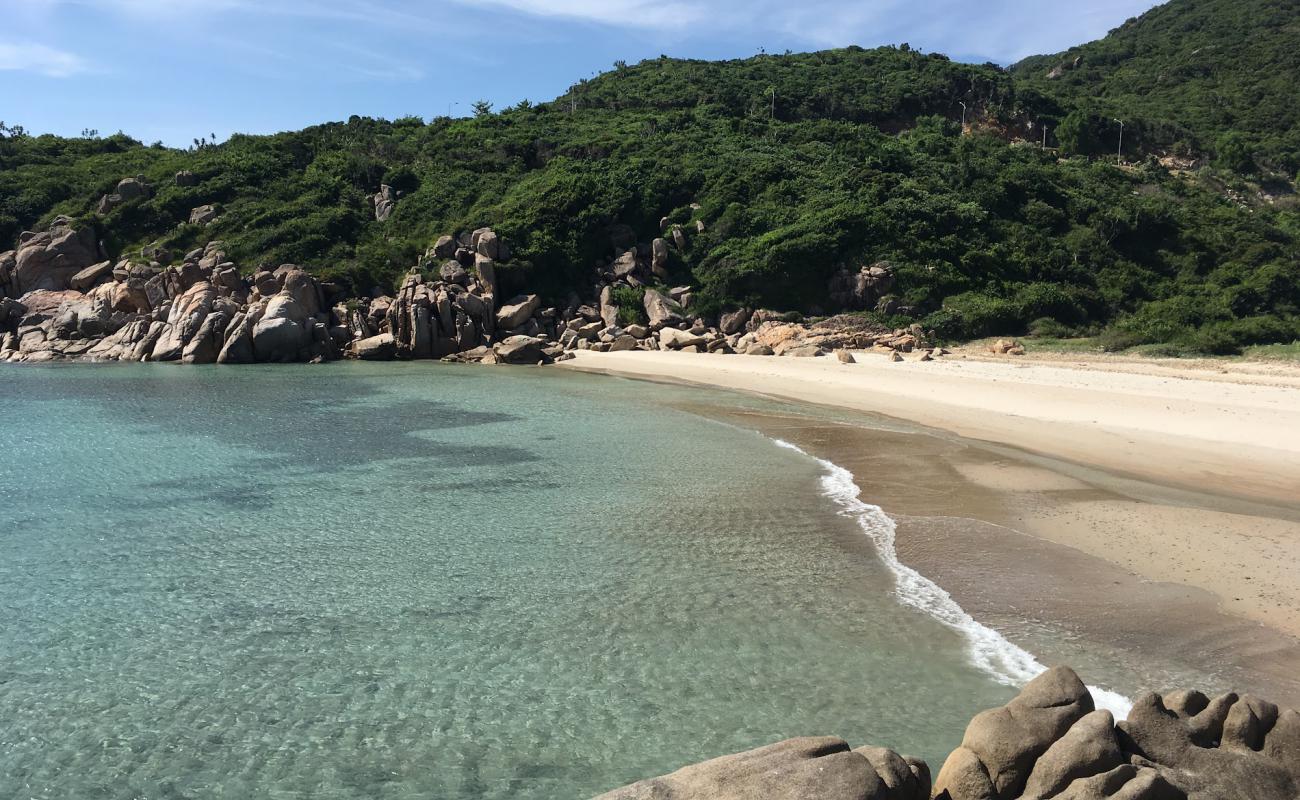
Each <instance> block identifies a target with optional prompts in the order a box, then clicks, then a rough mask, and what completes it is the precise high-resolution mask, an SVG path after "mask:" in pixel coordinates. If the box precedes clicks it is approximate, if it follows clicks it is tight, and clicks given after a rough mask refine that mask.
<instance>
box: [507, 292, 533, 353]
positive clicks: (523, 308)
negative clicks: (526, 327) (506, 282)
mask: <svg viewBox="0 0 1300 800" xmlns="http://www.w3.org/2000/svg"><path fill="white" fill-rule="evenodd" d="M541 305H542V300H541V298H539V297H538V296H537V295H535V294H527V295H522V294H521V295H519V296H517V297H513V298H511V299H510V302H508V303H504V304H502V306H501V308H500V309H499V310H498V311H497V317H496V323H497V329H498V330H502V331H509V330H514V329H515V328H518V327H520V326H522V325H523V324H524V323H525V322H527V321H528V320H529V319H531V318H532V316H533V313H534V312H535V311H537V309H538V308H540V307H541ZM497 355H498V356H500V355H501V354H500V353H497Z"/></svg>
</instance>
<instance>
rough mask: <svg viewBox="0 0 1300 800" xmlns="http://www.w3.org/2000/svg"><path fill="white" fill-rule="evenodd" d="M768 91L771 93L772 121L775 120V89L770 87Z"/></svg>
mask: <svg viewBox="0 0 1300 800" xmlns="http://www.w3.org/2000/svg"><path fill="white" fill-rule="evenodd" d="M768 91H769V92H771V93H772V120H773V121H775V120H776V87H775V86H771V87H769V88H768Z"/></svg>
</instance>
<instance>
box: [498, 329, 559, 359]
mask: <svg viewBox="0 0 1300 800" xmlns="http://www.w3.org/2000/svg"><path fill="white" fill-rule="evenodd" d="M545 345H546V342H544V341H542V340H541V339H539V338H537V337H535V336H510V337H508V338H506V339H505V340H504V341H501V342H499V343H497V345H496V346H495V347H493V348H492V352H493V353H495V354H496V358H497V361H499V362H501V363H503V364H537V363H540V362H549V361H550V360H551V358H550V357H549V356H548V355H547V354H546V352H545V351H544V349H543V348H544V347H545Z"/></svg>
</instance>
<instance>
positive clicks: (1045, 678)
mask: <svg viewBox="0 0 1300 800" xmlns="http://www.w3.org/2000/svg"><path fill="white" fill-rule="evenodd" d="M895 355H897V353H895ZM900 358H901V357H900ZM1092 711H1093V703H1092V695H1090V694H1088V690H1087V689H1086V688H1085V687H1084V685H1083V682H1082V681H1080V680H1079V677H1078V676H1077V675H1075V674H1074V672H1073V671H1072V670H1070V669H1069V668H1067V667H1056V668H1053V669H1050V670H1048V671H1046V672H1044V673H1043V674H1042V675H1039V676H1038V677H1037V678H1034V679H1033V680H1032V681H1030V682H1029V683H1028V684H1027V685H1026V686H1025V688H1024V689H1022V690H1021V692H1020V694H1019V695H1018V696H1017V697H1016V698H1015V699H1014V700H1012V701H1011V702H1010V703H1008V704H1007V705H1006V706H1003V707H1002V708H995V709H990V710H988V711H983V712H981V713H979V714H977V715H976V716H975V718H974V719H973V720H971V722H970V725H968V726H967V727H966V735H965V736H964V737H963V738H962V743H961V747H960V748H958V750H957V751H956V752H954V754H953V755H950V756H949V761H951V762H953V765H954V766H953V769H952V770H950V769H949V764H948V763H947V762H945V763H944V766H943V769H941V770H940V771H939V776H938V778H936V780H935V792H936V794H939V793H942V792H944V791H948V792H949V794H950V795H951V796H952V800H966V798H974V797H978V796H979V795H971V794H959V793H958V792H957V791H956V789H957V788H958V786H959V785H960V786H966V785H968V784H972V783H973V784H978V783H979V781H980V778H979V775H980V774H983V775H984V776H985V777H986V778H987V779H988V781H989V782H990V783H991V784H992V787H993V792H994V794H993V797H995V798H998V800H1010V798H1015V797H1019V796H1020V794H1021V793H1022V792H1023V790H1024V787H1025V783H1026V781H1027V780H1028V778H1029V775H1030V771H1031V769H1032V768H1033V766H1034V762H1035V761H1036V760H1037V759H1038V758H1039V757H1040V756H1042V755H1043V754H1044V753H1045V752H1047V749H1048V748H1049V747H1051V746H1052V744H1053V743H1054V742H1055V741H1056V740H1057V739H1059V738H1061V736H1062V735H1063V734H1064V733H1065V732H1066V731H1067V730H1069V729H1070V727H1071V726H1072V725H1073V724H1074V723H1076V722H1078V721H1079V720H1080V719H1082V718H1083V717H1084V716H1085V715H1087V714H1089V713H1091V712H1092ZM972 755H973V756H974V761H972V760H971V756H972ZM954 757H955V758H956V759H957V760H956V761H953V759H954ZM976 762H978V765H979V767H978V768H977V767H976V766H974V765H975V764H976Z"/></svg>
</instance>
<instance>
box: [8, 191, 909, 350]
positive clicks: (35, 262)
mask: <svg viewBox="0 0 1300 800" xmlns="http://www.w3.org/2000/svg"><path fill="white" fill-rule="evenodd" d="M176 180H177V181H178V182H185V181H188V180H190V176H187V175H185V174H178V175H177V176H176ZM149 191H151V189H150V188H149V187H148V186H147V185H146V184H144V182H143V181H142V180H140V179H137V178H127V179H124V180H123V181H122V182H120V183H119V184H118V187H117V191H116V192H115V193H114V194H111V195H106V198H105V202H106V203H109V204H112V203H116V202H118V201H119V200H121V201H122V202H125V201H126V200H129V199H134V198H137V197H142V196H145V195H147V193H148V192H149ZM381 194H382V193H381ZM390 194H391V193H390ZM377 197H379V196H377ZM114 198H118V199H114ZM123 198H125V199H123ZM390 199H391V200H392V201H394V202H395V201H396V195H395V194H393V195H392V196H391V198H390ZM217 213H218V212H217V209H216V207H214V206H204V207H200V208H198V209H195V212H194V215H193V216H192V219H191V221H192V222H193V223H195V224H207V223H209V222H211V221H212V220H213V219H214V218H215V216H216V214H217ZM662 228H663V233H664V236H662V237H660V238H656V239H654V240H653V241H651V242H649V243H640V244H638V243H637V242H636V236H635V234H634V233H633V232H632V230H631V228H629V227H627V226H623V225H618V226H614V227H613V228H611V232H610V241H611V244H612V249H611V252H612V253H613V257H612V258H610V259H608V260H606V261H602V262H600V263H597V264H596V265H595V270H594V272H595V281H594V283H593V284H592V285H591V286H592V289H591V294H590V295H589V297H588V299H586V300H585V301H584V300H582V299H581V298H580V297H579V296H578V294H577V293H571V294H570V296H569V298H568V301H567V302H566V303H565V304H564V305H563V306H556V305H547V304H545V303H544V302H543V300H542V298H541V297H540V296H539V295H537V294H529V293H525V294H518V295H513V296H508V295H504V294H503V291H502V286H501V281H499V280H498V266H499V265H502V264H508V262H509V261H510V259H511V252H510V248H509V247H508V246H507V244H506V242H504V241H503V240H502V239H501V238H500V237H499V236H498V235H497V234H496V232H494V231H493V230H492V229H491V228H479V229H478V230H474V231H466V232H462V233H460V234H458V235H446V236H442V237H441V238H439V239H438V240H437V242H436V243H435V244H434V245H433V246H432V247H431V248H429V250H428V251H427V252H426V253H425V254H424V256H423V258H421V260H420V264H419V265H417V267H416V268H414V269H412V270H411V272H410V273H409V274H408V275H407V276H406V277H405V279H404V280H403V281H402V282H401V284H400V286H399V288H398V289H397V291H396V292H395V293H394V294H393V295H391V296H390V295H388V294H385V293H383V292H382V291H379V290H375V291H372V293H371V296H370V297H368V298H357V297H352V298H349V297H348V296H347V294H348V293H347V292H346V290H344V289H343V288H342V287H341V286H339V285H337V284H333V283H328V282H325V283H322V282H320V281H318V280H317V279H316V278H314V277H313V276H312V275H311V274H309V273H308V272H307V271H306V270H304V269H302V268H300V267H298V266H296V265H294V264H283V265H280V266H279V267H277V268H274V269H269V268H259V269H256V270H253V271H251V275H248V274H247V271H245V270H241V268H240V267H239V265H238V264H236V263H235V262H234V261H233V260H231V259H230V258H229V257H228V255H227V253H226V250H225V245H224V244H223V243H222V242H221V241H210V242H208V243H207V244H206V245H205V246H204V247H202V248H198V249H196V250H194V251H192V252H190V253H187V254H185V255H184V256H183V257H181V258H180V259H179V261H180V263H179V264H175V265H172V266H164V264H167V263H170V262H173V261H174V260H175V259H174V258H173V254H172V253H170V252H168V251H167V250H166V249H165V248H163V247H159V246H157V245H153V246H148V247H145V248H143V249H142V250H141V253H140V258H139V259H130V258H124V259H121V260H118V261H116V262H114V261H112V260H110V259H109V258H107V256H106V254H105V251H104V249H103V247H102V246H101V244H100V243H99V242H98V241H97V240H96V238H95V235H94V231H93V229H91V228H89V227H85V226H81V225H79V224H78V223H77V222H76V221H74V220H72V219H69V218H66V217H59V218H57V219H55V220H54V222H53V223H52V224H51V225H50V227H49V229H48V230H46V231H43V232H40V233H31V232H29V233H24V234H23V235H22V236H21V237H20V239H19V242H18V248H17V249H16V250H13V251H9V252H6V253H0V337H2V338H0V360H7V361H23V362H41V361H53V360H61V359H84V360H93V361H177V362H181V363H193V364H204V363H219V364H242V363H261V362H302V361H327V360H331V359H336V358H344V357H351V358H360V359H367V360H389V359H444V360H455V361H472V362H484V363H509V364H539V363H540V364H546V363H551V362H553V361H556V360H563V359H566V358H572V357H573V356H572V351H575V350H592V351H598V352H617V351H624V350H679V351H685V352H699V353H705V352H707V353H723V354H735V353H739V354H745V355H763V356H791V357H819V356H826V355H829V354H831V353H837V354H838V355H839V357H840V360H841V361H846V362H851V361H852V356H850V355H849V354H848V353H847V352H846V351H847V350H849V349H867V348H876V349H878V350H880V351H882V352H886V353H892V354H894V355H895V357H896V358H901V357H899V356H897V354H898V353H907V352H912V351H914V350H925V351H926V352H925V354H924V355H923V356H922V358H925V359H928V358H929V353H930V352H933V348H930V347H929V346H928V345H927V344H926V342H925V335H924V333H923V332H922V330H921V329H920V328H919V327H918V326H913V327H912V328H911V329H908V330H896V331H889V330H885V329H883V328H880V327H879V326H876V325H873V324H871V323H868V322H866V321H865V320H864V319H862V318H860V317H854V316H849V315H845V316H839V317H832V318H830V319H826V320H822V321H819V322H816V323H814V324H804V323H803V322H802V321H801V318H799V317H798V316H797V315H795V316H793V317H792V316H791V315H787V314H781V313H778V312H774V311H767V310H762V309H760V310H756V311H755V310H751V309H746V308H739V309H733V310H730V311H727V312H725V313H722V314H717V315H710V314H704V313H696V310H695V309H694V308H693V305H694V303H693V300H694V292H693V291H692V288H691V287H690V286H677V287H673V288H666V287H665V285H664V283H663V281H664V280H665V279H666V278H668V277H669V275H670V271H669V264H670V261H671V259H672V258H674V257H675V256H674V254H680V251H681V250H683V249H684V248H686V247H688V246H689V242H690V239H689V237H688V234H687V232H686V229H685V228H684V227H683V226H681V225H673V224H670V223H669V222H668V220H667V219H665V220H664V221H663V223H662ZM691 230H692V231H693V233H694V235H699V234H701V233H702V232H703V230H704V227H703V224H702V223H696V224H695V225H694V226H692V228H691ZM892 281H893V277H892V271H891V268H890V267H889V266H888V265H887V264H883V265H882V264H877V265H874V266H872V267H869V268H863V269H862V270H861V271H860V272H859V273H858V277H857V278H855V279H854V280H852V281H849V283H850V284H852V286H850V294H852V295H853V296H854V297H857V298H859V299H864V298H868V297H869V296H870V297H874V296H875V295H874V294H873V293H879V292H881V291H885V290H887V288H888V287H889V286H891V285H892ZM862 292H866V294H865V295H864V294H862ZM628 298H635V302H636V306H635V307H633V308H620V306H619V303H620V302H622V303H625V304H626V303H628V302H629V300H628ZM854 302H857V301H854Z"/></svg>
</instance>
